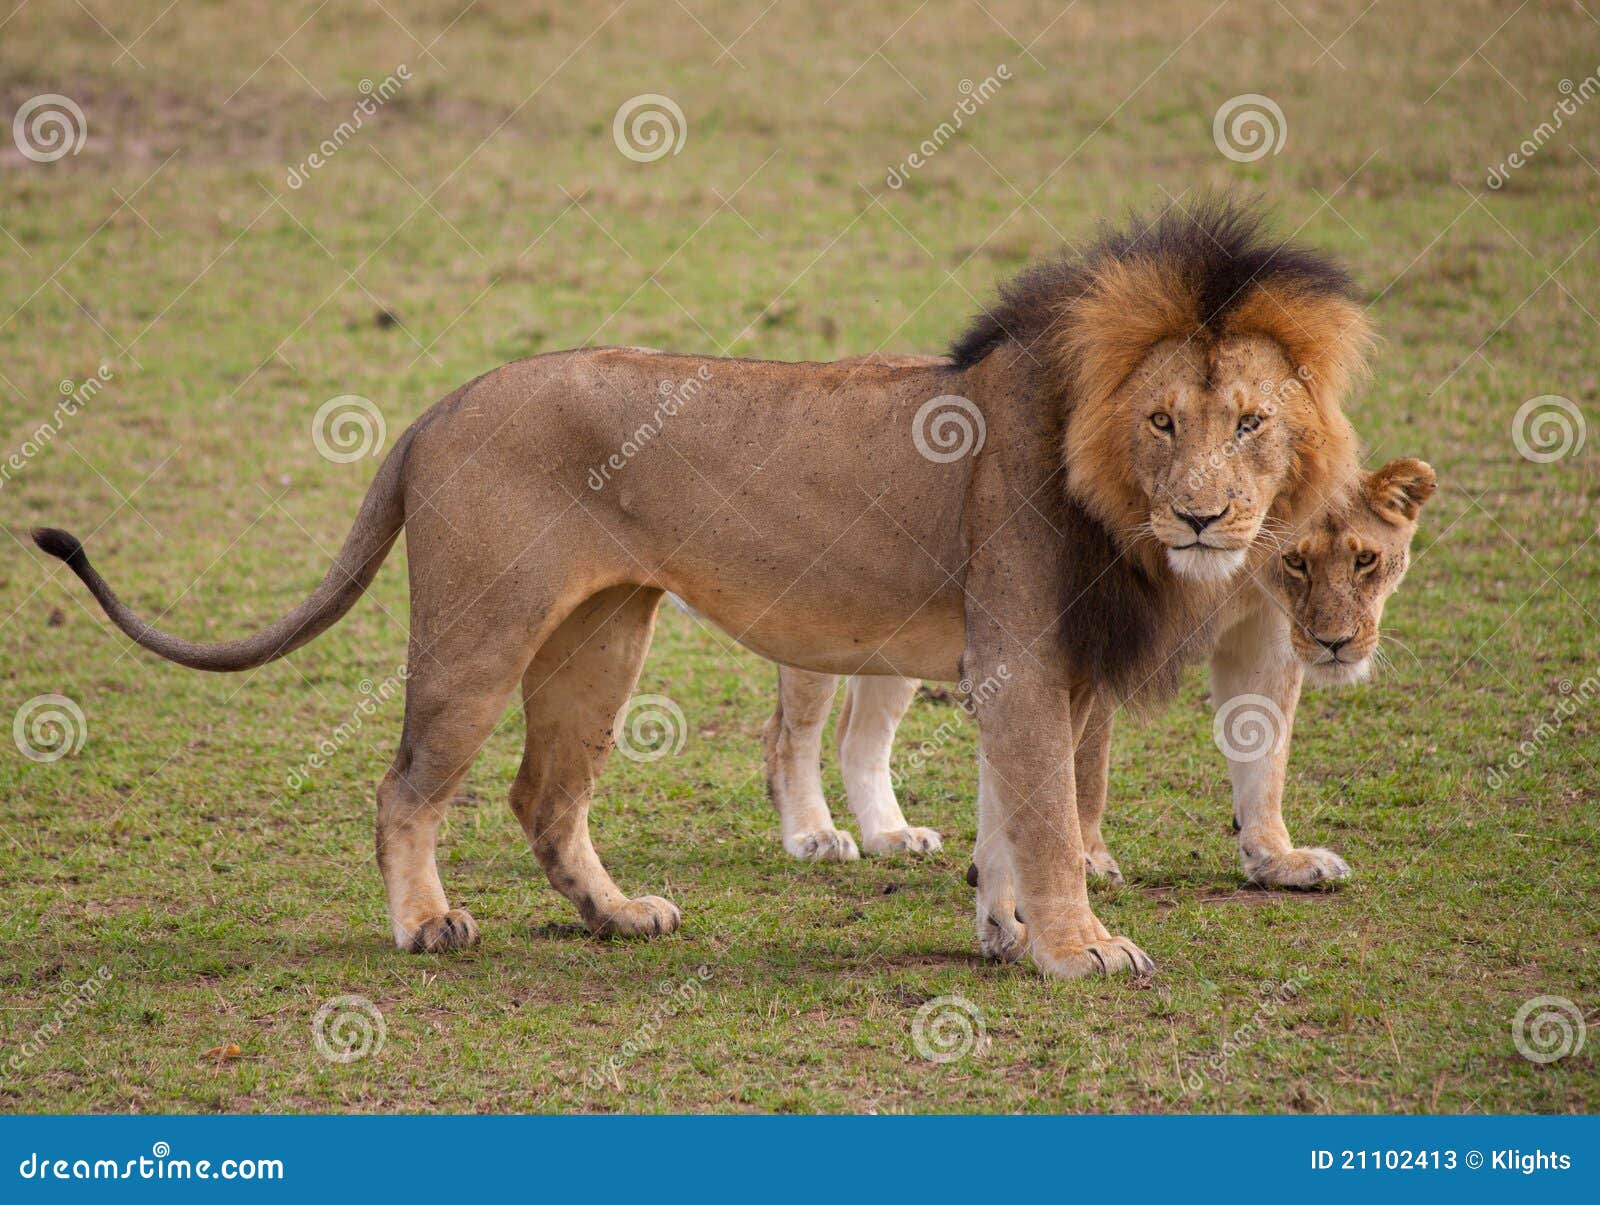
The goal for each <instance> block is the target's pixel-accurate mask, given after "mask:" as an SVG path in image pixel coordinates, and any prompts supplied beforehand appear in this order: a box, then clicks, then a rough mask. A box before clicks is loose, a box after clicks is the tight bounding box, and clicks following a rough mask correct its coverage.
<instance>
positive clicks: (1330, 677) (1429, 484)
mask: <svg viewBox="0 0 1600 1205" xmlns="http://www.w3.org/2000/svg"><path fill="white" fill-rule="evenodd" d="M1434 488H1435V479H1434V474H1433V470H1432V469H1431V468H1429V467H1428V466H1427V465H1426V464H1424V463H1423V462H1422V461H1420V460H1392V461H1390V462H1389V463H1388V464H1386V465H1384V466H1383V467H1382V468H1381V469H1378V470H1377V471H1376V472H1373V473H1363V474H1361V476H1360V478H1359V480H1358V481H1357V482H1356V484H1355V487H1354V488H1353V489H1351V490H1349V491H1348V492H1347V493H1346V494H1345V496H1344V497H1343V498H1341V499H1340V500H1339V501H1337V502H1335V503H1334V504H1333V505H1331V506H1329V507H1328V508H1327V510H1326V511H1324V512H1323V513H1322V514H1320V515H1318V516H1316V517H1315V518H1314V519H1312V520H1311V521H1310V522H1309V523H1308V524H1307V525H1306V526H1305V527H1304V528H1303V529H1302V530H1301V532H1300V534H1299V536H1298V538H1296V539H1292V540H1290V541H1289V542H1288V543H1287V544H1286V545H1285V546H1284V548H1283V549H1282V555H1281V556H1280V557H1278V558H1277V560H1276V562H1275V563H1273V564H1269V565H1268V566H1267V567H1266V569H1265V571H1264V573H1263V578H1264V580H1265V581H1266V583H1267V585H1268V588H1269V589H1270V590H1271V591H1272V593H1274V594H1275V595H1276V596H1277V597H1278V599H1279V601H1280V602H1281V603H1282V605H1283V607H1284V609H1285V611H1286V612H1287V613H1288V616H1289V647H1290V649H1291V650H1292V651H1293V652H1294V655H1295V656H1296V657H1298V658H1299V659H1300V661H1301V662H1302V663H1303V664H1304V665H1305V667H1306V676H1307V677H1308V678H1309V679H1310V680H1311V681H1313V682H1321V683H1343V682H1358V681H1360V680H1361V679H1362V678H1364V677H1366V676H1367V673H1368V672H1369V670H1370V669H1371V666H1372V655H1373V653H1374V652H1376V651H1377V648H1378V636H1379V624H1380V622H1381V621H1382V619H1383V606H1384V604H1385V603H1386V602H1388V600H1389V596H1390V595H1391V594H1393V593H1394V592H1395V590H1396V588H1397V587H1398V586H1399V585H1400V579H1401V578H1402V577H1404V576H1405V572H1406V568H1407V567H1408V566H1409V564H1410V561H1411V537H1412V536H1413V535H1415V534H1416V530H1417V516H1418V514H1420V513H1421V511H1422V506H1423V504H1424V503H1425V502H1427V500H1428V499H1429V498H1430V497H1432V496H1433V491H1434Z"/></svg>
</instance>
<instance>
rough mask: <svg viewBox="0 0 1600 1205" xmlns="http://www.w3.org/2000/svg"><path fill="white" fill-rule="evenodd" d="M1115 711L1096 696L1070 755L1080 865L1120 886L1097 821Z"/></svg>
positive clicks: (1107, 773) (1102, 807)
mask: <svg viewBox="0 0 1600 1205" xmlns="http://www.w3.org/2000/svg"><path fill="white" fill-rule="evenodd" d="M1116 714H1117V709H1116V707H1115V706H1114V705H1112V704H1111V703H1110V702H1108V701H1106V700H1104V699H1101V698H1099V697H1098V696H1096V698H1095V699H1094V701H1093V702H1091V703H1090V704H1089V716H1088V719H1087V720H1086V721H1085V723H1084V726H1083V735H1082V736H1081V737H1079V738H1078V747H1077V749H1076V750H1075V751H1074V753H1073V778H1074V779H1075V780H1076V784H1077V790H1078V827H1079V830H1080V832H1081V833H1082V834H1083V861H1084V866H1085V868H1086V869H1087V870H1088V872H1089V873H1090V874H1091V875H1094V876H1095V877H1097V878H1107V879H1110V880H1111V881H1112V882H1113V883H1120V882H1122V868H1121V867H1119V866H1118V865H1117V860H1116V859H1115V858H1113V857H1112V856H1111V851H1110V850H1109V849H1107V848H1106V842H1105V838H1104V837H1103V836H1101V833H1100V819H1101V817H1102V816H1104V815H1105V810H1106V786H1107V783H1106V780H1107V778H1108V777H1109V776H1110V773H1111V722H1112V720H1113V719H1114V718H1115V717H1116Z"/></svg>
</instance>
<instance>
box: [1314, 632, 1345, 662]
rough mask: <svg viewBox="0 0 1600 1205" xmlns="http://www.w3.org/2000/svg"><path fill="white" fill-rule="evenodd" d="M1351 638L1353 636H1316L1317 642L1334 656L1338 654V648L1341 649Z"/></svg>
mask: <svg viewBox="0 0 1600 1205" xmlns="http://www.w3.org/2000/svg"><path fill="white" fill-rule="evenodd" d="M1352 639H1353V637H1350V636H1318V637H1316V641H1317V643H1318V644H1320V645H1321V646H1322V647H1323V648H1325V649H1327V650H1328V652H1330V653H1332V654H1333V655H1334V656H1335V657H1337V656H1338V655H1339V650H1340V649H1342V648H1343V647H1344V646H1345V645H1347V644H1349V643H1350V641H1351V640H1352Z"/></svg>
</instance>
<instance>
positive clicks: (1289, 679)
mask: <svg viewBox="0 0 1600 1205" xmlns="http://www.w3.org/2000/svg"><path fill="white" fill-rule="evenodd" d="M1434 489H1435V479H1434V473H1433V470H1432V469H1431V468H1429V466H1428V465H1426V464H1424V463H1423V462H1422V461H1420V460H1395V461H1391V462H1389V463H1388V464H1386V465H1384V466H1383V467H1382V468H1381V469H1379V470H1377V471H1376V472H1371V473H1363V474H1362V475H1361V476H1360V478H1359V479H1358V480H1357V481H1356V482H1354V483H1352V487H1351V488H1350V489H1348V490H1346V491H1345V492H1344V493H1342V494H1340V495H1339V496H1338V497H1336V498H1335V499H1333V500H1332V501H1330V502H1329V504H1328V505H1327V506H1326V507H1324V509H1323V510H1322V511H1320V512H1319V513H1318V514H1316V515H1314V516H1312V518H1311V519H1310V520H1309V521H1308V522H1307V523H1306V525H1305V527H1304V528H1303V530H1301V531H1299V532H1297V533H1294V535H1293V536H1291V537H1290V538H1288V539H1287V540H1283V541H1279V540H1277V539H1273V540H1266V539H1263V541H1261V542H1260V543H1261V544H1262V549H1261V552H1260V554H1259V555H1257V554H1256V550H1252V562H1253V563H1252V565H1251V571H1250V572H1249V573H1248V574H1244V575H1241V577H1242V580H1241V581H1239V583H1238V591H1237V593H1236V594H1235V595H1234V597H1233V598H1231V599H1230V600H1229V601H1228V604H1227V612H1226V619H1225V630H1224V631H1223V632H1222V633H1221V636H1220V638H1219V640H1218V644H1217V647H1216V648H1215V649H1214V650H1213V651H1212V654H1211V682H1212V690H1211V700H1212V703H1213V704H1214V705H1215V706H1216V707H1217V709H1218V711H1219V717H1218V722H1217V743H1218V745H1219V746H1220V747H1221V749H1222V752H1223V755H1224V757H1226V758H1227V761H1228V772H1229V775H1230V777H1231V779H1232V784H1233V824H1234V831H1235V832H1236V833H1237V834H1238V836H1239V856H1240V860H1241V862H1242V865H1243V868H1244V874H1245V877H1246V878H1247V879H1249V880H1250V881H1251V882H1254V883H1259V884H1261V885H1263V886H1276V887H1292V888H1309V887H1315V886H1318V885H1321V884H1323V883H1326V882H1333V881H1336V880H1339V879H1343V878H1346V877H1348V875H1349V873H1350V869H1349V867H1348V866H1347V865H1346V864H1345V862H1344V859H1343V858H1340V857H1339V856H1338V855H1337V854H1335V853H1333V852H1331V851H1330V850H1326V849H1305V848H1296V847H1295V845H1294V843H1293V842H1292V841H1291V840H1290V838H1289V831H1288V829H1287V828H1286V827H1285V825H1284V822H1283V786H1284V779H1285V774H1286V770H1287V766H1288V761H1289V743H1290V738H1291V735H1292V733H1293V729H1294V717H1295V712H1296V709H1297V707H1298V704H1299V699H1300V689H1301V684H1302V682H1303V681H1310V682H1312V683H1314V684H1340V683H1346V682H1354V681H1359V680H1360V679H1362V678H1364V677H1365V676H1366V675H1367V673H1368V672H1369V670H1370V668H1371V665H1372V660H1373V656H1374V654H1375V653H1376V651H1377V648H1378V639H1379V625H1380V623H1381V621H1382V618H1383V608H1384V604H1385V603H1386V602H1387V601H1388V599H1389V596H1390V595H1391V594H1393V593H1394V591H1395V590H1396V589H1398V588H1399V585H1400V579H1401V578H1402V577H1403V576H1404V575H1405V572H1406V569H1407V567H1408V565H1409V563H1410V548H1411V540H1412V537H1413V536H1414V535H1415V533H1416V528H1417V517H1418V515H1419V513H1420V512H1421V509H1422V506H1423V504H1424V503H1426V502H1427V500H1428V499H1429V498H1430V497H1432V496H1433V492H1434ZM837 684H838V678H837V677H836V676H834V675H829V674H813V673H810V672H808V671H806V670H797V669H792V668H789V667H780V668H779V672H778V704H777V708H776V710H775V711H774V712H773V715H772V718H771V719H770V720H769V721H768V722H767V728H766V733H765V737H766V750H767V781H768V784H769V787H770V789H771V794H772V800H773V803H774V805H775V806H776V807H777V809H778V815H779V818H780V822H781V825H782V831H783V845H784V848H785V849H786V850H788V851H789V852H790V853H792V854H794V855H795V856H796V857H800V858H810V859H816V860H834V861H845V860H849V859H851V858H855V857H857V856H859V855H858V853H857V851H856V846H855V842H854V841H853V840H852V839H851V837H850V834H849V833H847V832H844V831H842V830H839V829H836V828H834V826H833V820H832V818H831V817H830V816H829V814H828V807H827V804H826V802H825V801H824V800H823V797H822V780H821V775H820V770H819V766H818V757H819V755H820V752H821V746H822V732H823V728H824V726H825V724H826V722H827V717H828V711H829V709H830V707H831V706H832V703H833V696H834V692H835V690H836V687H837ZM916 689H917V683H916V682H915V681H910V680H907V679H903V678H886V677H875V678H866V677H860V678H851V679H850V680H849V683H848V685H847V687H846V693H845V699H844V704H843V706H842V707H841V708H840V711H839V722H838V740H839V768H840V773H841V774H842V776H843V778H844V783H845V792H846V796H847V798H848V800H849V803H850V810H851V811H852V813H854V815H855V817H856V820H857V822H858V823H859V824H860V826H861V837H862V848H864V849H865V850H866V852H868V853H872V854H875V853H889V852H895V851H900V850H910V851H913V852H928V851H931V850H936V849H938V848H939V847H940V838H939V834H938V833H936V832H934V831H933V830H932V829H927V828H913V827H910V826H908V825H907V824H906V821H905V817H904V815H903V814H902V813H901V811H900V805H899V803H898V801H897V800H896V799H895V793H894V783H893V779H892V777H891V774H890V770H889V759H890V754H891V753H892V751H893V743H894V734H895V729H896V728H897V727H898V726H899V723H900V720H901V718H902V717H903V716H904V715H905V712H906V710H907V708H909V706H910V705H911V699H912V697H913V696H914V695H915V693H916ZM1114 710H1115V709H1114V708H1113V707H1111V706H1109V705H1107V704H1105V703H1103V702H1097V703H1096V705H1095V708H1094V712H1093V713H1092V715H1091V716H1090V719H1089V722H1088V723H1087V725H1086V726H1085V730H1084V735H1083V737H1082V738H1081V739H1080V740H1079V741H1078V746H1077V750H1076V758H1075V765H1076V769H1075V776H1076V783H1077V795H1078V819H1079V823H1080V828H1081V832H1082V837H1083V852H1084V860H1085V864H1086V869H1087V870H1088V872H1089V874H1091V875H1097V876H1105V877H1108V878H1110V879H1112V880H1113V881H1117V882H1120V881H1121V879H1122V871H1121V869H1120V868H1119V867H1118V865H1117V861H1116V859H1115V858H1113V857H1112V856H1111V851H1110V850H1109V849H1107V848H1106V844H1105V840H1104V838H1103V837H1102V836H1101V832H1100V822H1101V817H1102V814H1103V812H1104V807H1105V799H1106V772H1107V766H1108V759H1109V751H1110V744H1111V719H1112V715H1113V714H1114ZM969 877H970V878H971V879H972V880H973V881H974V886H976V878H977V876H976V874H975V873H971V874H970V876H969Z"/></svg>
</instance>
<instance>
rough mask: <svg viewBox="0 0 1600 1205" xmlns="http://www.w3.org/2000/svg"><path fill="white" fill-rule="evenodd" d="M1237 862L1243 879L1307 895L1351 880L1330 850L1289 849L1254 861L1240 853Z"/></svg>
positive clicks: (1340, 862)
mask: <svg viewBox="0 0 1600 1205" xmlns="http://www.w3.org/2000/svg"><path fill="white" fill-rule="evenodd" d="M1240 860H1241V861H1242V862H1243V863H1244V876H1245V878H1247V879H1249V880H1250V881H1251V882H1252V883H1259V884H1261V885H1262V886H1263V887H1288V888H1291V889H1293V890H1296V891H1307V890H1312V889H1315V888H1322V887H1331V886H1332V885H1333V884H1335V883H1338V882H1342V881H1343V880H1345V879H1348V878H1349V877H1350V867H1349V866H1348V865H1347V864H1346V862H1345V860H1344V859H1343V858H1341V857H1340V856H1339V855H1338V854H1336V853H1334V852H1333V851H1332V850H1331V849H1291V850H1289V851H1288V852H1286V853H1281V854H1265V855H1261V856H1258V857H1255V858H1252V857H1250V856H1248V855H1246V854H1244V853H1241V854H1240Z"/></svg>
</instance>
